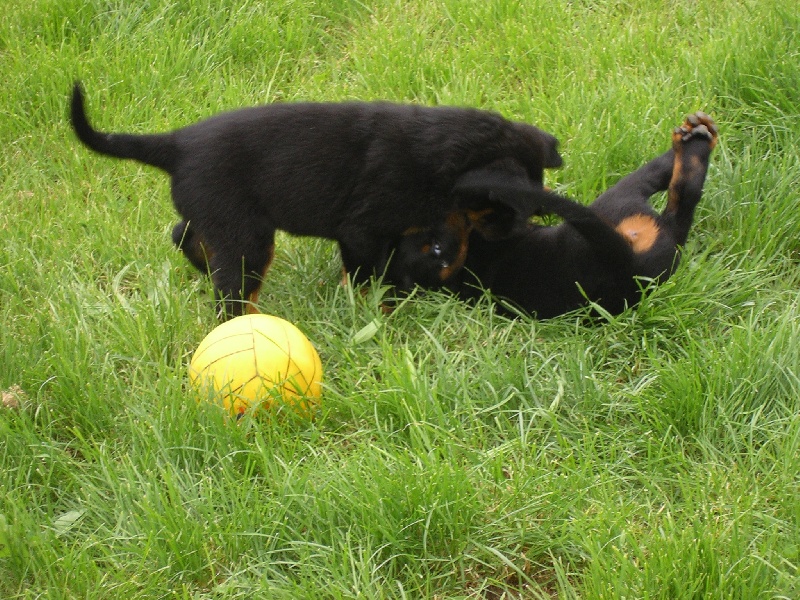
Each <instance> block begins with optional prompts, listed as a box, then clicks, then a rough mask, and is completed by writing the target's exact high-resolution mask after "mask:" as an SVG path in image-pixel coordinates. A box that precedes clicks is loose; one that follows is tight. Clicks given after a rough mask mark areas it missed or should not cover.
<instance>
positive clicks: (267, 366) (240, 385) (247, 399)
mask: <svg viewBox="0 0 800 600" xmlns="http://www.w3.org/2000/svg"><path fill="white" fill-rule="evenodd" d="M189 381H190V382H191V384H192V385H193V386H194V387H195V388H196V389H197V390H198V391H199V393H200V397H201V398H202V399H205V398H208V399H212V400H214V401H216V402H219V403H220V404H222V406H224V407H225V408H226V409H227V410H228V411H230V412H231V414H233V415H235V416H236V417H240V416H241V415H243V414H244V413H245V412H246V411H247V410H248V409H250V408H251V407H252V410H253V411H254V412H255V411H258V410H260V409H262V408H267V409H273V410H279V409H281V408H282V407H283V406H286V407H288V408H291V409H292V410H294V411H295V412H296V413H297V414H299V415H301V416H304V417H308V416H311V414H312V413H313V411H314V409H315V408H316V406H317V404H318V403H319V397H320V395H321V394H322V363H321V362H320V360H319V354H317V351H316V349H315V348H314V346H312V345H311V342H309V341H308V338H306V336H305V335H303V333H302V332H301V331H300V330H299V329H298V328H297V327H295V326H294V325H293V324H292V323H289V322H288V321H285V320H283V319H280V318H278V317H273V316H270V315H243V316H241V317H236V318H235V319H231V320H230V321H226V322H225V323H222V324H221V325H219V326H217V327H216V328H215V329H213V330H212V331H211V333H209V334H208V335H207V336H206V337H205V338H204V339H203V341H202V342H200V345H199V346H198V347H197V350H196V351H195V353H194V356H193V357H192V361H191V363H190V365H189Z"/></svg>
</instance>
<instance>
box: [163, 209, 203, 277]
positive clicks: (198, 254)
mask: <svg viewBox="0 0 800 600" xmlns="http://www.w3.org/2000/svg"><path fill="white" fill-rule="evenodd" d="M172 243H173V244H175V247H176V248H178V250H180V251H181V252H183V255H184V256H185V257H186V258H187V260H188V261H189V262H190V263H192V266H193V267H194V268H195V269H197V270H198V271H200V272H201V273H203V274H204V275H208V273H209V271H208V263H209V260H211V255H212V252H211V248H210V247H209V246H208V244H206V243H204V242H203V239H202V237H201V236H200V234H199V233H198V232H197V230H196V228H194V227H190V226H189V221H180V222H179V223H176V224H175V227H173V228H172Z"/></svg>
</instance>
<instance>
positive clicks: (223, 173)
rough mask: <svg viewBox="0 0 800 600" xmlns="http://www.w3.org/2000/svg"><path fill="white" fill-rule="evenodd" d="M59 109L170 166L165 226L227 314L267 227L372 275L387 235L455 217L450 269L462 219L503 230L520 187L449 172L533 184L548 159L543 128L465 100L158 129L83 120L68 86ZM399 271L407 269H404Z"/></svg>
mask: <svg viewBox="0 0 800 600" xmlns="http://www.w3.org/2000/svg"><path fill="white" fill-rule="evenodd" d="M71 118H72V124H73V127H74V129H75V132H76V134H77V135H78V137H79V138H80V140H81V141H82V142H83V143H84V144H86V145H87V146H89V147H90V148H91V149H93V150H95V151H97V152H100V153H103V154H108V155H111V156H116V157H119V158H129V159H134V160H138V161H140V162H143V163H146V164H149V165H153V166H156V167H158V168H160V169H163V170H164V171H166V172H167V173H169V174H170V175H171V177H172V197H173V201H174V204H175V208H176V209H177V211H178V212H179V213H180V214H181V216H182V217H183V219H184V220H183V221H182V222H181V223H179V224H178V225H177V226H176V228H175V230H174V232H173V236H174V238H175V241H176V243H178V244H179V247H181V248H182V249H183V250H184V251H185V252H186V254H187V256H188V258H189V259H190V260H191V261H192V263H193V264H195V266H197V267H198V268H201V269H203V270H205V267H206V261H207V263H208V268H209V270H210V272H211V277H212V280H213V282H214V287H215V289H216V292H217V295H218V297H219V299H220V300H221V301H224V306H223V311H224V314H225V315H226V316H232V315H237V314H241V313H242V312H244V310H245V308H246V305H247V303H248V302H250V303H251V307H252V303H254V302H255V301H256V299H257V296H258V290H259V288H260V286H261V281H262V278H263V277H264V275H265V273H266V271H267V269H268V267H269V264H270V261H271V259H272V255H273V248H274V237H275V231H276V230H278V229H280V230H283V231H287V232H289V233H292V234H296V235H309V236H317V237H323V238H328V239H332V240H336V241H337V242H338V244H339V247H340V250H341V255H342V260H343V262H344V267H345V269H346V270H347V271H348V272H349V273H351V274H352V275H353V276H354V278H355V281H356V282H359V283H360V282H364V281H366V280H367V279H368V278H369V277H370V276H371V275H373V274H377V275H381V274H383V272H384V271H385V270H386V267H387V262H388V259H389V255H390V250H391V248H390V246H391V242H392V240H394V239H397V238H398V236H402V235H403V234H404V233H406V232H410V231H415V230H416V229H418V228H425V227H428V226H431V225H436V224H440V223H445V222H448V220H453V215H456V216H457V217H459V218H460V216H466V218H467V219H468V221H467V222H466V223H464V227H462V228H461V229H460V230H459V231H458V232H457V235H458V236H459V237H460V238H461V239H460V240H459V242H458V244H457V245H458V247H459V248H460V249H461V250H460V251H459V252H458V253H456V255H455V256H454V262H453V263H452V264H451V263H448V264H447V268H446V269H444V270H443V271H442V275H443V276H445V277H449V276H451V275H452V273H454V272H455V271H457V269H458V268H459V267H460V263H459V262H458V261H459V260H462V261H463V258H464V255H465V244H466V241H467V237H468V236H469V234H470V231H471V230H472V229H473V228H477V229H478V231H483V233H484V235H487V236H489V237H502V236H504V235H508V234H510V233H511V230H512V229H513V223H515V222H517V221H519V218H511V219H509V218H508V214H509V213H510V214H512V215H517V214H519V215H520V218H522V219H524V218H526V217H527V216H528V213H527V212H526V209H525V206H524V203H525V199H524V198H520V197H514V198H509V200H508V202H506V201H504V200H500V201H497V200H494V201H488V200H486V199H485V197H484V198H480V194H479V193H476V194H473V195H472V196H471V197H470V198H469V199H468V200H466V201H464V202H462V199H460V198H459V197H458V196H457V195H456V194H454V193H453V189H454V187H455V186H456V185H457V183H458V182H459V180H460V179H461V178H462V177H463V176H465V175H466V174H469V173H474V172H476V171H480V170H482V169H486V168H489V169H498V168H499V169H503V168H505V167H504V165H513V167H512V168H513V169H514V170H515V171H516V170H519V171H521V172H524V173H525V179H526V181H527V182H528V183H529V185H530V186H532V187H533V188H538V187H541V185H542V180H543V169H545V168H547V167H558V166H560V165H561V157H560V156H559V154H558V151H557V146H558V142H557V140H556V139H555V138H554V137H553V136H551V135H549V134H547V133H545V132H543V131H541V130H539V129H537V128H535V127H533V126H531V125H527V124H523V123H516V122H511V121H507V120H506V119H504V118H502V117H500V116H499V115H496V114H493V113H488V112H484V111H479V110H475V109H467V108H450V107H438V108H431V107H421V106H407V105H397V104H389V103H362V102H348V103H342V104H313V103H297V104H288V103H287V104H272V105H267V106H260V107H254V108H246V109H242V110H237V111H233V112H228V113H223V114H220V115H217V116H214V117H211V118H209V119H207V120H205V121H201V122H199V123H196V124H194V125H190V126H188V127H185V128H183V129H178V130H175V131H173V132H170V133H164V134H149V135H132V134H111V133H101V132H98V131H96V130H95V129H93V128H92V126H91V125H90V124H89V122H88V120H87V118H86V114H85V110H84V102H83V94H82V92H81V88H80V86H79V85H76V86H75V88H74V91H73V96H72V109H71ZM520 200H521V201H522V203H523V204H522V205H520V204H517V203H518V202H520ZM493 213H498V217H499V220H498V219H495V218H493V217H492V214H493ZM470 215H472V216H474V219H470ZM498 222H500V223H504V224H505V225H506V226H504V227H498V225H497V224H498ZM187 226H188V227H187ZM439 263H440V264H442V261H439ZM400 278H401V279H406V280H410V281H412V282H413V281H415V277H414V276H413V274H412V275H409V274H407V273H402V275H401V277H400ZM390 283H392V282H391V281H390Z"/></svg>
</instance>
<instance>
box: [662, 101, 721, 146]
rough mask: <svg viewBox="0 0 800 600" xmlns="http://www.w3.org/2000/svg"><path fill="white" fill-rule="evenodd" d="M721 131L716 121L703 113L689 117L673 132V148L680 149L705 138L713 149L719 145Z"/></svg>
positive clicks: (698, 112)
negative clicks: (692, 141)
mask: <svg viewBox="0 0 800 600" xmlns="http://www.w3.org/2000/svg"><path fill="white" fill-rule="evenodd" d="M718 137H719V129H718V128H717V124H716V123H714V119H712V118H711V117H710V116H708V115H707V114H706V113H704V112H703V111H700V110H699V111H697V112H696V113H694V114H691V115H688V116H687V117H686V121H684V123H683V125H681V126H680V127H676V128H675V129H674V131H673V132H672V147H673V148H674V149H675V150H676V151H678V150H679V148H680V147H681V146H682V145H683V144H685V143H686V142H688V141H689V140H691V139H697V138H704V139H706V140H708V142H709V144H710V146H711V148H714V146H716V145H717V140H718Z"/></svg>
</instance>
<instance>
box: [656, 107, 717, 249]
mask: <svg viewBox="0 0 800 600" xmlns="http://www.w3.org/2000/svg"><path fill="white" fill-rule="evenodd" d="M717 141H718V129H717V126H716V124H715V123H714V121H713V119H711V117H709V116H708V115H707V114H705V113H704V112H696V113H694V114H691V115H689V116H688V117H686V121H685V122H684V123H683V125H681V126H680V127H676V128H675V130H674V131H673V133H672V148H673V151H674V153H675V160H674V161H673V166H672V178H671V179H670V182H669V188H668V191H667V206H666V208H665V209H664V213H663V215H662V220H663V222H665V223H668V224H669V225H670V227H671V229H672V232H673V235H674V237H675V241H676V243H677V244H679V245H683V244H685V243H686V238H687V237H688V235H689V229H691V226H692V222H693V220H694V210H695V208H696V207H697V204H698V202H700V198H701V197H702V194H703V185H704V183H705V179H706V173H707V171H708V161H709V157H710V155H711V151H712V150H713V149H714V147H715V146H716V145H717Z"/></svg>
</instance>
